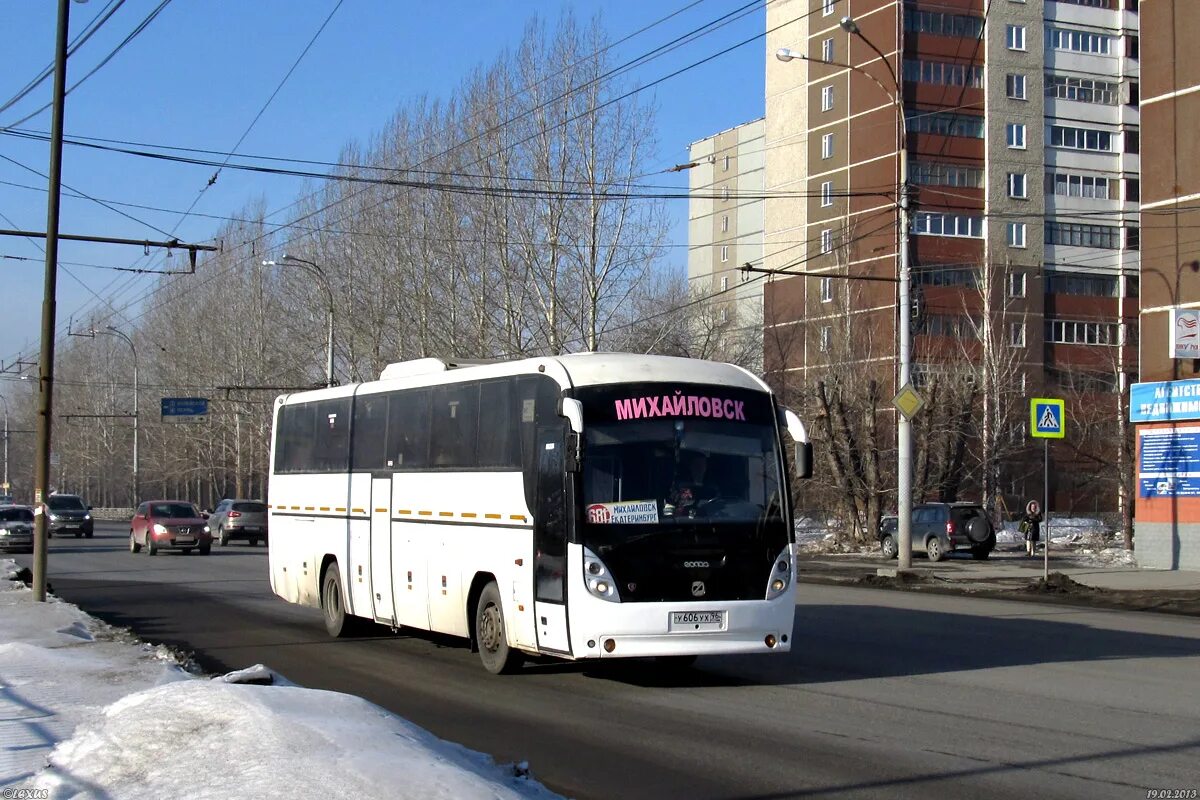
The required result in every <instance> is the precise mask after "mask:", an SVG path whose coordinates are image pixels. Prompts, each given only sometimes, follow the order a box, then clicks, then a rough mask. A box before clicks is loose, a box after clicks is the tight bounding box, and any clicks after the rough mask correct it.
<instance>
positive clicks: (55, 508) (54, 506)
mask: <svg viewBox="0 0 1200 800" xmlns="http://www.w3.org/2000/svg"><path fill="white" fill-rule="evenodd" d="M46 509H47V510H48V511H49V513H50V519H49V522H50V527H49V528H48V529H47V531H46V535H47V536H49V537H52V536H54V535H55V534H58V535H59V536H65V535H66V534H68V533H73V534H75V538H76V539H78V538H79V537H80V536H86V537H88V538H89V539H90V538H92V530H93V527H92V507H91V506H89V505H86V504H84V502H83V498H82V497H80V496H79V495H77V494H52V495H50V496H49V497H47V498H46Z"/></svg>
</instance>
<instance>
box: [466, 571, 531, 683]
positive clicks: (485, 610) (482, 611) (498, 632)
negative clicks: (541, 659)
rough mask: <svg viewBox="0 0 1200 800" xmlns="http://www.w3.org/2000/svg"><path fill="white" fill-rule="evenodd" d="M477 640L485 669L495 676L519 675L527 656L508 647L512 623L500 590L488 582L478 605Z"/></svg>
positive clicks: (480, 594)
mask: <svg viewBox="0 0 1200 800" xmlns="http://www.w3.org/2000/svg"><path fill="white" fill-rule="evenodd" d="M473 616H474V619H475V627H476V629H477V630H476V632H475V638H476V639H477V640H478V647H477V650H478V652H479V660H480V661H482V662H483V667H484V669H486V670H487V671H488V672H490V673H492V674H493V675H500V674H503V673H510V672H515V671H516V670H518V669H520V667H521V664H522V663H523V662H524V661H525V657H524V654H523V653H521V652H520V651H518V650H517V649H516V648H514V647H511V646H509V644H508V621H507V620H506V619H505V616H504V604H503V601H502V598H501V595H500V587H498V586H497V585H496V582H495V581H488V582H487V584H486V585H485V586H484V587H483V590H482V591H481V592H480V593H479V599H478V600H477V601H476V603H475V613H474V615H473Z"/></svg>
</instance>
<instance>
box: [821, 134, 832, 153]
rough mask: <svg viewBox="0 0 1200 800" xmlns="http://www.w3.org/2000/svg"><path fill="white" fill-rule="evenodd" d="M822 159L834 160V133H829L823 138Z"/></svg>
mask: <svg viewBox="0 0 1200 800" xmlns="http://www.w3.org/2000/svg"><path fill="white" fill-rule="evenodd" d="M821 158H833V134H832V133H827V134H825V135H824V136H822V137H821Z"/></svg>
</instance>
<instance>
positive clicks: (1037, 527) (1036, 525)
mask: <svg viewBox="0 0 1200 800" xmlns="http://www.w3.org/2000/svg"><path fill="white" fill-rule="evenodd" d="M1018 530H1020V531H1021V533H1023V534H1024V535H1025V555H1027V556H1029V557H1031V558H1032V557H1033V553H1034V551H1035V550H1037V543H1038V540H1039V539H1041V538H1042V510H1041V508H1040V507H1039V506H1038V504H1037V502H1036V501H1034V500H1031V501H1029V504H1028V505H1026V506H1025V517H1024V518H1023V519H1022V520H1021V524H1020V525H1019V526H1018Z"/></svg>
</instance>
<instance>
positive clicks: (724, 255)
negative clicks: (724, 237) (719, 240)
mask: <svg viewBox="0 0 1200 800" xmlns="http://www.w3.org/2000/svg"><path fill="white" fill-rule="evenodd" d="M728 260H729V245H727V244H723V245H721V263H725V262H726V261H728Z"/></svg>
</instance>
